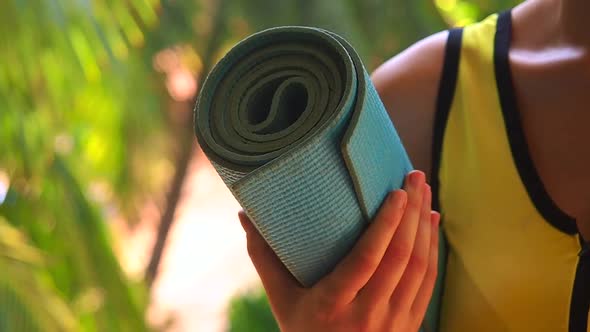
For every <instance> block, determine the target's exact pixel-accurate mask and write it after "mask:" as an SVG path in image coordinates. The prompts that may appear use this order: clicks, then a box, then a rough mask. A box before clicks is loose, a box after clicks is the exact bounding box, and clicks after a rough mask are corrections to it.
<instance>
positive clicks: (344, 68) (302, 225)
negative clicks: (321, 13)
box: [195, 27, 412, 286]
mask: <svg viewBox="0 0 590 332" xmlns="http://www.w3.org/2000/svg"><path fill="white" fill-rule="evenodd" d="M195 132H196V136H197V139H198V141H199V143H200V146H201V148H202V149H203V151H204V152H205V154H206V155H207V157H208V158H209V159H210V160H211V162H212V164H213V166H214V167H215V169H216V170H217V172H218V173H219V175H220V176H221V178H222V179H223V181H224V182H225V184H226V185H227V186H228V187H229V189H230V190H231V192H232V193H233V195H234V196H235V197H236V199H237V200H238V202H239V203H240V204H241V205H242V207H243V208H244V210H245V212H246V214H247V215H248V216H249V217H250V218H251V220H252V222H253V223H254V225H255V227H256V228H257V229H258V231H259V232H260V234H261V235H262V236H263V237H264V239H265V240H266V241H267V243H268V244H269V245H270V247H271V248H272V249H273V250H274V252H275V253H276V254H277V256H278V257H279V258H280V260H281V261H282V262H283V263H284V264H285V266H286V267H287V268H288V270H289V271H290V272H291V273H292V274H293V275H294V276H295V278H296V279H297V280H298V281H299V282H300V283H301V284H302V285H303V286H311V285H313V284H314V283H315V282H316V281H317V280H319V279H320V278H321V277H323V276H324V275H326V274H327V273H329V272H330V271H331V270H332V269H333V267H334V266H335V265H336V264H337V263H338V262H339V261H340V260H341V259H342V258H343V257H344V256H345V255H346V254H347V253H348V252H349V251H350V250H351V248H352V247H353V246H354V243H355V242H356V240H357V239H358V238H359V236H360V235H361V233H362V232H363V230H364V229H365V228H366V227H367V226H368V223H369V222H370V221H371V219H372V218H373V217H374V216H375V214H376V212H377V210H378V208H379V206H380V205H381V202H382V201H383V199H384V198H385V196H386V195H387V193H388V192H389V191H391V190H393V189H397V188H400V187H401V186H402V183H403V180H404V177H405V175H406V174H407V173H408V172H409V171H410V170H412V165H411V163H410V161H409V158H408V156H407V154H406V152H405V150H404V148H403V146H402V144H401V142H400V139H399V137H398V135H397V133H396V131H395V129H394V127H393V125H392V123H391V120H390V118H389V116H388V115H387V113H386V111H385V108H384V106H383V104H382V102H381V100H380V99H379V97H378V95H377V92H376V91H375V88H374V87H373V85H372V84H371V81H370V79H369V76H368V74H367V72H366V70H365V69H364V67H363V64H362V63H361V60H360V58H359V56H358V55H357V53H356V52H355V51H354V49H353V48H352V47H351V46H350V45H349V44H348V43H347V42H346V41H345V40H344V39H342V38H341V37H339V36H337V35H336V34H333V33H331V32H328V31H325V30H322V29H316V28H306V27H280V28H273V29H269V30H265V31H262V32H259V33H257V34H254V35H252V36H250V37H248V38H246V39H245V40H243V41H242V42H240V43H239V44H238V45H237V46H235V47H234V48H233V49H232V50H231V51H230V52H229V53H228V54H227V55H225V57H223V59H222V60H221V61H220V62H219V63H218V64H217V65H216V66H215V68H214V69H213V70H212V71H211V73H210V74H209V76H208V77H207V80H206V81H205V83H204V85H203V87H202V90H201V93H200V96H199V99H198V102H197V106H196V110H195Z"/></svg>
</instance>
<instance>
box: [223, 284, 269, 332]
mask: <svg viewBox="0 0 590 332" xmlns="http://www.w3.org/2000/svg"><path fill="white" fill-rule="evenodd" d="M229 308H230V311H229V322H230V326H229V327H228V331H229V332H241V331H265V332H279V326H278V325H277V322H276V321H275V319H274V317H273V315H272V312H271V311H270V305H269V303H268V300H267V298H266V296H265V294H264V291H262V290H260V289H259V290H257V291H250V292H249V293H247V294H244V295H243V296H240V297H236V298H235V299H233V300H232V301H231V303H230V305H229Z"/></svg>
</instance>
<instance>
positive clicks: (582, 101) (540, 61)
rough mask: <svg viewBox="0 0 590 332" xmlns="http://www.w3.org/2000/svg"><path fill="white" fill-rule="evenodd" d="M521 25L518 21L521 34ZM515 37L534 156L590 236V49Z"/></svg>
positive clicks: (519, 89) (513, 56)
mask: <svg viewBox="0 0 590 332" xmlns="http://www.w3.org/2000/svg"><path fill="white" fill-rule="evenodd" d="M518 27H519V25H518V21H517V20H516V19H515V33H514V36H515V37H518V35H519V34H518V30H517V29H518ZM515 39H516V40H514V41H513V47H512V49H511V51H510V66H511V72H512V76H513V81H514V89H515V94H516V99H517V104H518V105H517V107H518V112H519V114H520V117H521V120H522V124H523V130H524V135H525V137H526V141H527V144H528V146H529V153H530V156H531V159H532V161H533V163H534V165H535V168H536V170H537V172H538V174H539V177H540V178H541V182H542V183H543V185H544V187H545V189H546V191H547V193H548V194H549V196H550V197H551V199H552V200H553V201H554V202H555V204H556V205H557V206H558V207H559V208H560V209H561V210H562V211H564V212H565V213H567V214H568V215H570V216H572V217H573V218H575V219H576V222H577V224H578V229H579V231H580V233H581V234H582V236H583V237H584V239H586V240H590V172H589V171H588V170H589V169H590V52H586V51H584V50H583V49H577V48H573V47H569V46H567V45H562V46H558V47H552V48H540V49H536V48H535V47H533V46H531V45H526V44H525V45H522V44H523V43H520V45H519V40H518V39H517V38H515Z"/></svg>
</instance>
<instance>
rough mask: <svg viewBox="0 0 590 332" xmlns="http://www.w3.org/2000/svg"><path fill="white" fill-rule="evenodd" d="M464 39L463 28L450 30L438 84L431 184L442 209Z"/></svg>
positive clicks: (434, 205) (436, 206)
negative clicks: (445, 151)
mask: <svg viewBox="0 0 590 332" xmlns="http://www.w3.org/2000/svg"><path fill="white" fill-rule="evenodd" d="M462 40H463V28H455V29H451V30H449V36H448V38H447V44H446V46H445V58H444V62H443V69H442V74H441V78H440V83H439V86H438V96H437V99H436V111H435V116H434V128H433V133H432V168H431V171H430V174H431V178H430V186H431V188H432V208H433V209H434V210H436V211H440V202H439V187H440V182H439V177H438V172H439V169H440V159H441V156H442V146H443V139H444V135H445V128H446V126H447V119H448V118H449V112H450V111H451V105H452V104H453V97H454V95H455V87H456V85H457V76H458V73H459V60H460V58H461V43H462Z"/></svg>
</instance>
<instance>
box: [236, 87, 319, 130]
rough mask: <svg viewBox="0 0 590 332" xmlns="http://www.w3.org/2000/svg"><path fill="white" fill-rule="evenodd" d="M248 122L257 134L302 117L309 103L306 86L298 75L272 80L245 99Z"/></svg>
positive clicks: (284, 127)
mask: <svg viewBox="0 0 590 332" xmlns="http://www.w3.org/2000/svg"><path fill="white" fill-rule="evenodd" d="M246 105H247V106H246V117H247V123H248V124H250V125H251V126H252V129H253V132H255V133H257V134H269V133H273V132H278V131H281V130H284V129H286V128H287V127H289V126H291V125H293V124H294V123H295V121H296V120H297V119H299V118H300V117H301V115H302V114H303V112H304V111H305V110H306V108H307V106H308V93H307V87H306V85H305V84H304V82H302V80H301V79H300V78H297V77H294V78H288V79H286V80H284V81H283V82H280V81H279V80H274V81H273V82H270V83H269V84H266V85H265V86H263V87H261V88H260V89H258V90H256V92H255V93H254V94H253V96H252V97H251V98H249V100H247V101H246Z"/></svg>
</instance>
